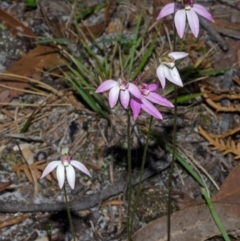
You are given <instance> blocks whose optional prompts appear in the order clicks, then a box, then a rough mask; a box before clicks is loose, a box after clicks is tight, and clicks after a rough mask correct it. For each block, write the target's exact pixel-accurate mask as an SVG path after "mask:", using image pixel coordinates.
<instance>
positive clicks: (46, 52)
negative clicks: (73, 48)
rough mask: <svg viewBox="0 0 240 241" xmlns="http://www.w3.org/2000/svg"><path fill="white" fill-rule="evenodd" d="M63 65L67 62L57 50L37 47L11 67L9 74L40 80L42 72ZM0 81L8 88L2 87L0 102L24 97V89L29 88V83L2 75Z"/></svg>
mask: <svg viewBox="0 0 240 241" xmlns="http://www.w3.org/2000/svg"><path fill="white" fill-rule="evenodd" d="M63 63H65V61H64V59H63V58H62V56H61V54H60V53H59V50H58V49H57V48H54V47H51V46H37V47H36V48H35V49H33V50H31V51H30V52H29V53H28V54H26V55H25V56H23V57H22V58H21V59H20V60H19V61H17V62H16V63H15V64H14V65H13V66H11V67H10V68H9V69H8V70H7V73H11V74H14V75H19V76H26V77H32V76H34V78H38V79H40V75H41V72H40V71H41V70H43V69H50V68H53V67H56V66H58V65H60V64H63ZM0 81H1V85H3V86H6V88H4V87H0V102H9V101H10V100H11V99H12V98H14V97H18V96H19V95H22V94H23V93H24V89H25V88H27V87H28V86H29V83H28V82H27V81H24V80H19V78H14V77H11V76H6V75H0ZM13 88H14V89H13ZM3 93H4V94H3Z"/></svg>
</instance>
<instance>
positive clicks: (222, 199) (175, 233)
mask: <svg viewBox="0 0 240 241" xmlns="http://www.w3.org/2000/svg"><path fill="white" fill-rule="evenodd" d="M239 172H240V164H238V165H237V166H236V168H235V169H234V170H233V171H232V172H231V173H230V174H229V176H228V177H227V178H226V180H225V181H224V183H223V184H222V186H221V188H220V190H219V191H218V192H217V193H216V194H215V195H214V196H213V197H212V201H213V203H214V207H215V209H216V212H217V214H218V216H219V218H220V220H221V221H222V223H223V226H224V228H225V229H226V230H227V232H230V231H235V230H236V229H239V226H240V187H239V182H240V175H239ZM196 217H197V219H196ZM166 223H167V216H164V217H161V218H159V219H156V220H154V221H152V222H150V223H149V224H147V225H146V226H144V227H143V228H141V229H140V230H138V231H137V232H136V233H135V234H134V235H133V241H146V240H148V241H165V240H166V237H167V225H166ZM219 232H220V231H219V229H218V228H217V226H216V224H215V221H214V220H213V218H212V216H211V213H210V211H209V208H208V206H207V205H206V204H205V202H204V201H195V202H193V201H192V200H191V206H189V207H187V208H185V209H183V210H180V211H178V212H175V213H173V214H172V215H171V240H172V241H186V240H189V237H191V241H204V240H206V239H209V238H211V237H213V236H216V235H219Z"/></svg>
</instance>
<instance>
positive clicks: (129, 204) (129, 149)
mask: <svg viewBox="0 0 240 241" xmlns="http://www.w3.org/2000/svg"><path fill="white" fill-rule="evenodd" d="M130 118H131V116H130V112H129V111H128V123H127V145H128V192H129V193H128V209H127V214H128V216H127V234H128V241H131V235H132V229H131V225H130V220H131V219H130V217H131V198H132V160H131V131H130V130H131V129H130V124H131V123H130Z"/></svg>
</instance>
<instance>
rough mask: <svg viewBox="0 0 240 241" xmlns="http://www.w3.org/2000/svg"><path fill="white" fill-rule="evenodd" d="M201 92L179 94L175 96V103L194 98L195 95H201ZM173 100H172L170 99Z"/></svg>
mask: <svg viewBox="0 0 240 241" xmlns="http://www.w3.org/2000/svg"><path fill="white" fill-rule="evenodd" d="M202 95H203V93H195V94H188V95H183V96H179V97H178V98H177V103H183V102H186V101H189V100H192V99H195V98H196V97H199V96H202ZM171 101H172V102H173V100H171Z"/></svg>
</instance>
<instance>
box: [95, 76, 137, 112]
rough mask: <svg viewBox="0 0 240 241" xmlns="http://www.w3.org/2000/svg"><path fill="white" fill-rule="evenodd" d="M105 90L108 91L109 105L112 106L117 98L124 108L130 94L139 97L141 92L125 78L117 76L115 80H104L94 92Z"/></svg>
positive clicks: (127, 103) (126, 105)
mask: <svg viewBox="0 0 240 241" xmlns="http://www.w3.org/2000/svg"><path fill="white" fill-rule="evenodd" d="M107 90H110V91H109V98H108V100H109V105H110V107H111V108H113V107H114V106H115V105H116V103H117V101H118V98H119V95H120V102H121V104H122V106H123V107H124V108H125V109H126V108H127V107H128V105H129V101H130V94H132V95H133V96H135V97H136V98H141V92H140V90H139V89H138V87H137V86H136V85H134V84H132V83H129V82H128V81H127V80H125V79H121V78H119V79H118V80H117V81H116V80H106V81H104V82H103V83H102V84H101V85H100V86H99V87H98V88H97V90H96V93H102V92H105V91H107Z"/></svg>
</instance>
